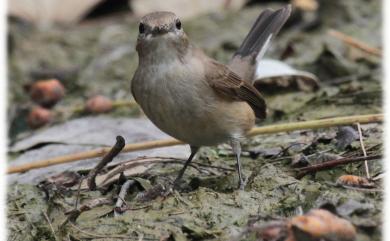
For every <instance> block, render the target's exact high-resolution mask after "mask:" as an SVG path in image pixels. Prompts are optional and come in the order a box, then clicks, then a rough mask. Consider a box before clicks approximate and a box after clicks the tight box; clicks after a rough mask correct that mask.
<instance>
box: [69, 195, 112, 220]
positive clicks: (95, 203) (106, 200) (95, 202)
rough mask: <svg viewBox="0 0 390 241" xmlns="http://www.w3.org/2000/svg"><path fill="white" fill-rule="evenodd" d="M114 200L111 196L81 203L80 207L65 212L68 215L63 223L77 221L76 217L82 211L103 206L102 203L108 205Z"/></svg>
mask: <svg viewBox="0 0 390 241" xmlns="http://www.w3.org/2000/svg"><path fill="white" fill-rule="evenodd" d="M111 203H112V200H111V199H109V198H96V199H92V200H90V201H88V202H86V203H85V204H83V205H81V206H80V207H79V208H78V209H72V210H70V211H67V212H66V213H65V214H66V215H68V217H67V219H66V220H65V222H64V223H63V224H62V225H64V224H65V223H67V222H68V221H72V222H74V221H76V219H77V218H78V217H79V216H80V214H81V213H82V212H85V211H88V210H91V209H93V208H95V207H98V206H101V205H106V204H111Z"/></svg>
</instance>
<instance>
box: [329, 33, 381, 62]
mask: <svg viewBox="0 0 390 241" xmlns="http://www.w3.org/2000/svg"><path fill="white" fill-rule="evenodd" d="M328 34H329V35H330V36H332V37H335V38H337V39H340V40H341V41H343V42H344V43H346V44H348V45H350V46H352V47H354V48H357V49H360V50H362V51H364V52H366V53H368V54H372V55H375V56H378V57H382V51H381V50H380V49H378V48H374V47H371V46H369V45H368V44H366V43H364V42H362V41H360V40H358V39H356V38H353V37H351V36H348V35H346V34H344V33H341V32H339V31H337V30H334V29H330V30H329V32H328Z"/></svg>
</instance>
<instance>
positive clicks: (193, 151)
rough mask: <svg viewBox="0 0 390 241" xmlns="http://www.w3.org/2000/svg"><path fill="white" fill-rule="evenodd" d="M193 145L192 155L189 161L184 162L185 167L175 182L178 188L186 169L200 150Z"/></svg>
mask: <svg viewBox="0 0 390 241" xmlns="http://www.w3.org/2000/svg"><path fill="white" fill-rule="evenodd" d="M190 147H191V155H190V157H189V158H188V159H187V161H186V162H185V163H184V166H183V168H182V169H181V170H180V172H179V175H177V177H176V179H175V181H174V182H173V188H176V187H178V185H179V183H180V181H181V178H182V177H183V175H184V172H185V171H186V169H187V166H188V165H189V164H190V163H191V161H192V159H193V158H194V156H195V154H196V153H197V152H198V150H199V147H195V146H190Z"/></svg>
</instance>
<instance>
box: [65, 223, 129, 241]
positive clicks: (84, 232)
mask: <svg viewBox="0 0 390 241" xmlns="http://www.w3.org/2000/svg"><path fill="white" fill-rule="evenodd" d="M69 224H70V225H71V226H72V227H73V228H75V229H76V230H77V231H79V232H80V233H83V234H86V235H88V236H90V237H94V238H119V239H129V238H130V237H128V236H124V235H117V234H109V235H103V234H97V233H90V232H87V231H84V230H82V229H81V228H79V227H77V226H76V225H75V224H74V223H72V222H69Z"/></svg>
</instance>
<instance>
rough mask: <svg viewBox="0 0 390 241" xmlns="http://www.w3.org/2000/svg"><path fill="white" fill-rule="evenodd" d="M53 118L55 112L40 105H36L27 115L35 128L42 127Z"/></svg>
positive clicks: (28, 120)
mask: <svg viewBox="0 0 390 241" xmlns="http://www.w3.org/2000/svg"><path fill="white" fill-rule="evenodd" d="M52 120H53V114H52V113H51V111H50V110H48V109H45V108H43V107H40V106H36V107H34V108H33V109H32V110H31V111H30V113H29V115H28V117H27V123H28V125H29V126H30V127H31V128H33V129H36V128H39V127H42V126H44V125H46V124H48V123H49V122H51V121H52Z"/></svg>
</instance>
